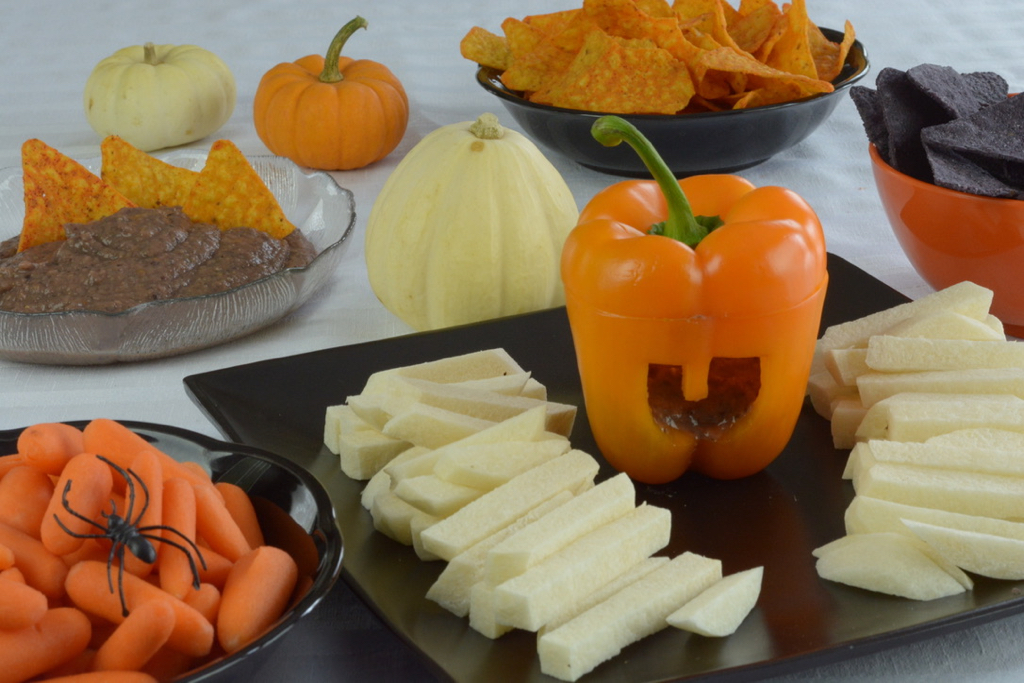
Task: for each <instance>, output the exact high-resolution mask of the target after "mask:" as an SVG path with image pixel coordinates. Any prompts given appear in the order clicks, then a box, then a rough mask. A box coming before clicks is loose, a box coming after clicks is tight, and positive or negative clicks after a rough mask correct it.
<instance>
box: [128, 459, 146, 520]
mask: <svg viewBox="0 0 1024 683" xmlns="http://www.w3.org/2000/svg"><path fill="white" fill-rule="evenodd" d="M128 474H129V475H131V476H132V477H135V481H137V482H139V486H141V487H142V493H143V494H145V496H146V497H145V498H143V499H142V508H141V509H140V510H139V516H138V517H136V518H135V520H134V521H132V513H131V510H129V511H128V514H127V516H126V517H125V519H127V520H128V521H129V522H131V523H132V524H133V525H136V526H138V524H139V522H141V521H142V516H143V515H145V514H146V510H148V509H149V487H148V486H146V482H144V481H142V477H140V476H139V475H138V473H137V472H135V471H134V470H132V469H129V470H128ZM129 481H131V479H129ZM134 501H135V496H134V495H132V502H134Z"/></svg>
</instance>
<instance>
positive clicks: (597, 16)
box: [583, 0, 679, 47]
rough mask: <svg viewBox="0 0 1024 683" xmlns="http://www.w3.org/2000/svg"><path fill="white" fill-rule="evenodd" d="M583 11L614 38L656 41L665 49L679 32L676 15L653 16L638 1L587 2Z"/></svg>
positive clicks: (598, 0) (603, 0)
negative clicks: (666, 44) (667, 43)
mask: <svg viewBox="0 0 1024 683" xmlns="http://www.w3.org/2000/svg"><path fill="white" fill-rule="evenodd" d="M583 11H584V12H586V14H587V16H589V17H591V18H592V19H593V20H594V22H595V23H596V24H597V25H598V26H599V27H600V29H601V30H602V31H604V32H605V33H607V34H608V35H610V36H616V37H618V38H629V39H633V40H641V39H647V40H652V41H654V42H655V43H656V44H657V45H658V47H664V44H665V43H666V42H669V41H670V40H672V39H673V37H674V34H676V33H678V31H679V22H678V21H676V18H675V17H674V16H670V17H655V16H651V15H650V14H648V13H646V12H645V11H643V10H642V9H641V8H640V7H639V6H638V5H637V3H636V2H635V0H587V1H586V2H584V4H583Z"/></svg>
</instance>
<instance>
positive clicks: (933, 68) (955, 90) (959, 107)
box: [907, 64, 1008, 119]
mask: <svg viewBox="0 0 1024 683" xmlns="http://www.w3.org/2000/svg"><path fill="white" fill-rule="evenodd" d="M907 78H908V79H910V82H911V83H913V84H914V86H915V87H917V89H918V90H920V91H921V92H923V93H924V94H926V95H928V96H929V97H930V98H932V99H933V100H934V101H935V103H936V104H938V105H939V106H940V107H941V108H942V109H943V111H945V112H946V114H947V115H948V116H949V118H950V119H957V118H962V117H964V116H970V115H971V114H973V113H975V112H976V111H978V110H979V109H981V108H982V107H984V106H986V105H989V104H993V103H994V102H997V101H999V100H1000V99H1006V96H1007V94H1008V86H1007V84H1006V81H1005V80H1004V79H1003V78H1002V77H1001V76H999V75H998V74H994V73H984V72H979V73H974V74H961V73H959V72H958V71H956V70H955V69H953V68H952V67H949V66H939V65H938V64H919V65H918V66H915V67H911V68H910V69H907ZM1000 83H1001V85H1000ZM1000 89H1001V93H1000Z"/></svg>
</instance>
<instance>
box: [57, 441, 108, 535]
mask: <svg viewBox="0 0 1024 683" xmlns="http://www.w3.org/2000/svg"><path fill="white" fill-rule="evenodd" d="M113 486H114V479H113V475H112V474H111V473H110V466H109V465H107V464H106V463H105V462H103V461H102V460H100V459H99V458H97V457H96V455H95V454H94V453H79V454H78V455H76V456H75V457H73V458H71V460H69V461H68V464H67V465H65V466H64V471H63V472H61V474H60V478H58V479H57V484H56V486H54V490H53V495H52V496H50V502H49V505H48V507H47V508H46V514H45V516H44V517H43V521H42V523H41V524H40V526H39V538H40V540H42V542H43V545H45V546H46V548H47V550H49V551H50V552H52V553H53V554H54V555H65V554H67V553H70V552H72V551H74V550H75V549H77V548H78V547H79V546H80V545H82V538H80V537H76V536H74V535H73V534H95V533H97V532H98V529H97V528H96V526H94V525H93V524H91V523H90V522H89V521H87V520H99V521H100V522H102V519H101V518H100V510H102V509H103V506H104V505H106V503H107V500H108V499H109V498H110V490H111V489H112V488H113ZM65 497H66V498H67V505H68V507H70V508H71V509H72V510H74V511H75V512H76V513H77V514H71V513H70V512H68V510H67V508H66V507H65V505H64V499H65ZM83 517H84V518H85V519H83ZM97 523H99V522H97ZM68 531H71V532H72V533H68Z"/></svg>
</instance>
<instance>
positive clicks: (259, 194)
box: [183, 140, 295, 239]
mask: <svg viewBox="0 0 1024 683" xmlns="http://www.w3.org/2000/svg"><path fill="white" fill-rule="evenodd" d="M183 209H184V211H185V214H186V215H188V217H189V218H191V219H192V220H194V221H197V222H201V223H212V224H213V225H216V226H217V227H218V228H220V229H221V230H228V229H230V228H238V227H249V228H254V229H256V230H261V231H263V232H265V233H267V234H268V235H270V236H271V237H277V238H278V239H283V238H284V237H287V236H288V235H289V234H290V233H291V232H292V231H293V230H295V226H294V225H292V224H291V223H290V222H289V221H288V219H287V218H285V215H284V211H282V210H281V206H280V204H278V203H277V199H276V198H275V197H274V195H273V194H272V193H271V192H270V190H269V189H268V188H267V186H266V184H265V183H264V182H263V179H262V178H260V176H259V174H258V173H256V170H255V169H254V168H253V167H252V166H251V165H250V164H249V161H248V160H247V159H246V158H245V157H244V156H243V155H242V153H241V151H239V149H238V147H236V146H235V144H234V143H232V142H231V141H230V140H217V141H216V142H214V143H213V146H212V147H211V148H210V154H209V156H208V157H207V158H206V165H205V166H204V167H203V170H201V171H200V172H199V175H198V177H197V178H196V182H195V185H194V186H193V187H192V192H191V193H190V194H189V198H188V200H187V201H186V202H185V206H184V207H183Z"/></svg>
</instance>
